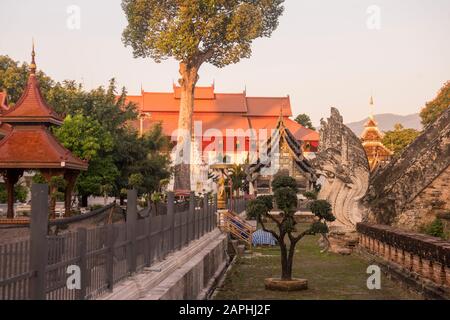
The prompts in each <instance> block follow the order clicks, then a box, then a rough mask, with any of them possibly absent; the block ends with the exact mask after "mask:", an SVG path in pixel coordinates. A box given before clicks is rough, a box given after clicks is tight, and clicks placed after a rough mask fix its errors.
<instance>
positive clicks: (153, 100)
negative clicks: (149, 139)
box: [127, 84, 319, 191]
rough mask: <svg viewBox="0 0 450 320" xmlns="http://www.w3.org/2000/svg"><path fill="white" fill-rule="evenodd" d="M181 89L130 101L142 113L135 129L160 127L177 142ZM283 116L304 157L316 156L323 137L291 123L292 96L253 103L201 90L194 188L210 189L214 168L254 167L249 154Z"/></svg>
mask: <svg viewBox="0 0 450 320" xmlns="http://www.w3.org/2000/svg"><path fill="white" fill-rule="evenodd" d="M180 97H181V94H180V88H179V87H178V86H175V85H173V90H172V92H146V91H144V90H141V94H140V95H135V96H132V95H130V96H128V97H127V101H129V102H134V103H135V104H136V105H137V107H138V110H139V114H140V116H139V119H138V120H137V121H135V122H134V123H133V125H134V126H135V128H136V129H137V130H138V131H139V132H140V134H141V135H142V134H145V132H147V131H148V130H150V129H151V127H152V126H153V125H154V124H155V123H158V122H159V123H161V124H162V129H163V132H164V134H165V135H166V136H168V137H170V138H171V140H172V141H176V130H177V128H178V114H179V105H180ZM280 114H281V115H282V118H283V125H284V126H285V127H286V128H288V129H289V132H290V133H291V134H292V139H294V140H295V141H296V142H298V143H299V145H300V146H301V149H302V152H303V153H304V155H305V156H307V157H309V156H313V155H314V153H315V152H316V151H317V147H318V144H319V134H318V133H317V132H316V131H314V130H310V129H307V128H305V127H303V126H302V125H300V124H298V123H297V122H295V121H293V120H292V119H290V117H292V110H291V103H290V98H289V96H286V97H250V96H247V93H246V91H243V92H240V93H218V92H216V91H215V86H214V84H213V85H211V86H208V87H196V89H195V101H194V116H193V121H194V128H193V135H194V140H195V141H194V146H193V150H192V151H191V155H193V156H191V163H193V164H195V165H192V166H191V171H192V172H191V188H192V190H196V191H199V190H202V189H208V187H205V184H208V183H207V182H206V181H207V180H208V167H209V165H211V164H215V163H222V162H224V163H234V164H244V163H246V162H249V153H250V150H254V149H258V146H257V144H259V142H258V141H261V143H264V142H266V141H267V139H268V138H269V137H271V135H272V133H273V132H274V131H275V130H277V126H278V123H279V117H280Z"/></svg>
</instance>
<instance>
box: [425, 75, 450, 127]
mask: <svg viewBox="0 0 450 320" xmlns="http://www.w3.org/2000/svg"><path fill="white" fill-rule="evenodd" d="M449 107H450V81H447V82H446V83H445V84H444V86H443V87H442V88H441V89H440V91H439V93H438V95H437V97H436V98H435V99H434V100H433V101H430V102H428V103H427V104H426V105H425V108H423V109H422V111H421V112H420V117H421V118H422V124H423V125H424V126H426V125H429V124H430V123H433V122H434V121H436V119H437V118H438V117H439V116H440V115H441V114H442V112H444V110H446V109H447V108H449Z"/></svg>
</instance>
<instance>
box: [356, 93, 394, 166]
mask: <svg viewBox="0 0 450 320" xmlns="http://www.w3.org/2000/svg"><path fill="white" fill-rule="evenodd" d="M370 105H371V107H373V98H372V97H371V98H370ZM364 127H365V128H364V131H363V133H362V134H361V141H362V145H363V147H364V150H365V151H366V155H367V159H368V160H369V167H370V171H374V170H375V169H376V168H377V167H378V166H379V165H381V164H386V163H388V162H389V160H390V159H391V157H392V155H393V154H394V153H393V152H392V151H391V150H389V149H388V148H387V147H386V146H385V145H384V144H383V143H382V140H383V133H382V132H381V131H380V130H379V129H378V124H377V122H376V121H375V118H374V116H373V114H371V115H370V116H369V120H368V121H367V122H366V124H365V125H364Z"/></svg>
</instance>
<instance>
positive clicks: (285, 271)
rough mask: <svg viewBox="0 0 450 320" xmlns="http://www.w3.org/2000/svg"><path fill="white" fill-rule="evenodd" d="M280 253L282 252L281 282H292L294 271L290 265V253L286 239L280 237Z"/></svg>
mask: <svg viewBox="0 0 450 320" xmlns="http://www.w3.org/2000/svg"><path fill="white" fill-rule="evenodd" d="M280 239H281V240H280V251H281V280H291V276H292V269H289V265H288V253H287V248H286V243H284V237H283V238H281V237H280Z"/></svg>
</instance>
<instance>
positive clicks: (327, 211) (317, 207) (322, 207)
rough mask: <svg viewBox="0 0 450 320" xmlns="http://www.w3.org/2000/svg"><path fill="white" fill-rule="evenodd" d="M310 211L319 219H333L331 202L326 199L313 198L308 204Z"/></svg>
mask: <svg viewBox="0 0 450 320" xmlns="http://www.w3.org/2000/svg"><path fill="white" fill-rule="evenodd" d="M309 208H310V210H311V212H312V213H313V214H314V215H315V216H316V217H318V218H319V220H325V221H330V222H331V221H334V220H336V218H335V216H334V215H333V212H332V208H331V204H330V203H329V202H328V201H326V200H315V201H313V202H312V203H310V204H309Z"/></svg>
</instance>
